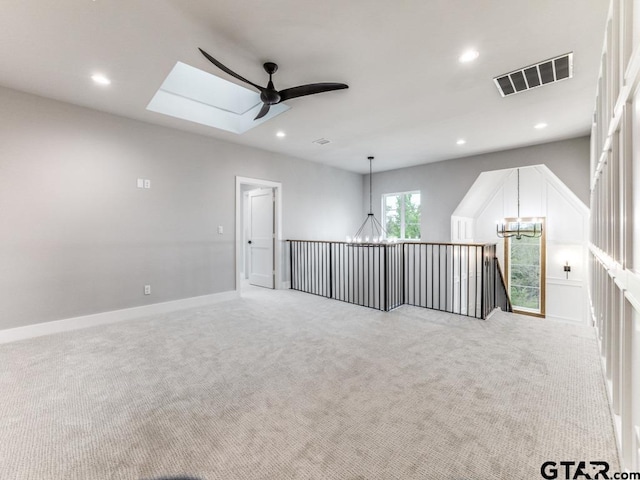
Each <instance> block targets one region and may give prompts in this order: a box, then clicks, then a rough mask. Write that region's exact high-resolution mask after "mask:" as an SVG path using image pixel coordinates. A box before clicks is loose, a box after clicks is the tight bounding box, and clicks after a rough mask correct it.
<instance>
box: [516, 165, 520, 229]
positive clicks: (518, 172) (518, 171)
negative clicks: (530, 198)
mask: <svg viewBox="0 0 640 480" xmlns="http://www.w3.org/2000/svg"><path fill="white" fill-rule="evenodd" d="M516 172H517V174H518V221H520V169H519V168H518V170H516Z"/></svg>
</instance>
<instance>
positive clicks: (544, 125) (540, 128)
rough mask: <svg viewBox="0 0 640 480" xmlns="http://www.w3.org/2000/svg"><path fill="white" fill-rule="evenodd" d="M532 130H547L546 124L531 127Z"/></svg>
mask: <svg viewBox="0 0 640 480" xmlns="http://www.w3.org/2000/svg"><path fill="white" fill-rule="evenodd" d="M533 128H535V129H536V130H542V129H543V128H547V124H546V123H544V122H541V123H537V124H536V125H534V126H533Z"/></svg>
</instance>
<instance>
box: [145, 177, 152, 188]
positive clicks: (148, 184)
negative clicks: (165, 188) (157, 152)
mask: <svg viewBox="0 0 640 480" xmlns="http://www.w3.org/2000/svg"><path fill="white" fill-rule="evenodd" d="M144 188H151V180H149V179H148V178H145V179H144Z"/></svg>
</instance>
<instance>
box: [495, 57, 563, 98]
mask: <svg viewBox="0 0 640 480" xmlns="http://www.w3.org/2000/svg"><path fill="white" fill-rule="evenodd" d="M571 77H573V52H571V53H565V54H564V55H560V56H559V57H555V58H550V59H549V60H544V61H542V62H539V63H536V64H534V65H529V66H528V67H524V68H519V69H518V70H514V71H513V72H509V73H505V74H503V75H498V76H497V77H495V78H494V79H493V81H494V83H495V84H496V87H498V91H499V92H500V95H502V96H503V97H507V96H509V95H513V94H514V93H520V92H526V91H527V90H531V89H532V88H537V87H542V86H544V85H548V84H550V83H555V82H559V81H560V80H565V79H567V78H571Z"/></svg>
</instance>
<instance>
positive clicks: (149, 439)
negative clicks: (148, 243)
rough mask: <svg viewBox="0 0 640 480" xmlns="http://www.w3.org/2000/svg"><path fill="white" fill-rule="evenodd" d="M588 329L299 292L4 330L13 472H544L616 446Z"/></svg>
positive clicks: (4, 454) (3, 424)
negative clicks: (28, 336) (36, 331)
mask: <svg viewBox="0 0 640 480" xmlns="http://www.w3.org/2000/svg"><path fill="white" fill-rule="evenodd" d="M598 362H599V360H598V353H597V348H596V343H595V340H594V333H593V331H592V330H591V329H590V328H586V327H574V326H567V325H562V324H558V323H552V322H548V321H542V320H538V319H533V318H527V317H520V316H517V315H510V314H503V313H497V314H494V315H493V316H492V317H491V318H490V319H489V320H488V321H482V320H476V319H470V318H466V317H460V316H456V315H451V314H445V313H439V312H434V311H430V310H424V309H420V308H416V307H402V308H400V309H398V310H396V311H394V312H391V313H384V312H377V311H374V310H370V309H366V308H362V307H357V306H353V305H348V304H344V303H340V302H337V301H332V300H327V299H324V298H320V297H315V296H312V295H308V294H304V293H299V292H293V291H269V290H262V289H253V290H251V291H250V292H249V293H248V294H247V296H246V297H244V298H242V299H240V300H234V301H230V302H226V303H221V304H218V305H214V306H211V307H208V308H200V309H194V310H186V311H183V312H179V313H174V314H168V315H166V316H159V317H153V318H146V319H141V320H138V321H131V322H123V323H119V324H112V325H107V326H101V327H96V328H91V329H86V330H80V331H76V332H71V333H67V334H59V335H52V336H49V337H41V338H37V339H32V340H27V341H22V342H16V343H13V344H7V345H0V392H1V401H0V477H1V478H2V479H10V480H22V479H25V480H26V479H33V480H48V479H55V480H58V479H60V480H63V479H64V480H92V479H96V480H111V479H132V480H134V479H135V480H138V479H151V478H159V477H163V476H169V475H179V474H182V475H189V476H191V477H195V478H198V479H202V480H214V479H216V480H217V479H219V480H234V479H242V480H244V479H276V480H277V479H283V480H287V479H332V480H356V479H357V480H363V479H380V480H382V479H385V480H386V479H403V480H406V479H427V480H429V479H434V480H435V479H438V480H442V479H455V480H480V479H482V480H484V479H509V480H513V479H523V480H525V479H537V478H541V477H540V465H541V464H542V463H543V462H545V461H548V460H554V461H561V460H574V461H578V460H587V461H589V460H605V461H608V462H610V463H611V471H616V470H617V469H618V468H619V466H618V463H617V453H616V448H615V442H614V437H613V430H612V425H611V418H610V414H609V410H608V407H607V402H606V396H605V391H604V386H603V382H602V376H601V372H600V366H599V363H598Z"/></svg>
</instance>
